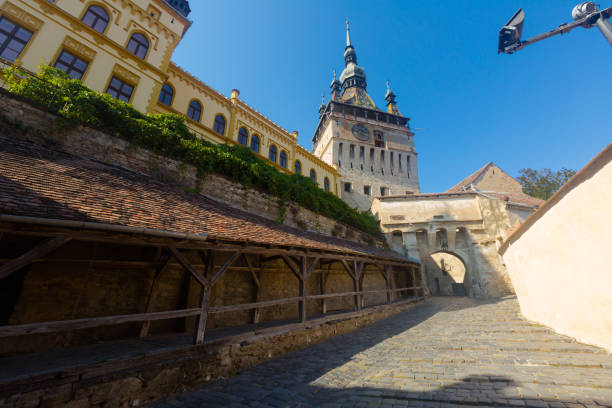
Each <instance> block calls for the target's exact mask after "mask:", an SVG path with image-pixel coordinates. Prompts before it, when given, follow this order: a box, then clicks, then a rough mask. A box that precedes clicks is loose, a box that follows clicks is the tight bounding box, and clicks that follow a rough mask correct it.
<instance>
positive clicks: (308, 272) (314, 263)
mask: <svg viewBox="0 0 612 408" xmlns="http://www.w3.org/2000/svg"><path fill="white" fill-rule="evenodd" d="M304 259H307V258H306V257H304ZM319 259H320V258H319V257H315V258H314V259H313V260H312V262H311V264H310V265H309V266H308V267H307V268H306V271H305V272H304V278H305V279H308V278H310V274H311V273H312V271H313V270H314V267H315V265H316V264H317V262H318V261H319Z"/></svg>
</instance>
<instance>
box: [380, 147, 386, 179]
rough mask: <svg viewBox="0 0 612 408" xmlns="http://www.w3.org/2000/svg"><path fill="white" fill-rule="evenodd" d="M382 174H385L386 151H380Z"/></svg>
mask: <svg viewBox="0 0 612 408" xmlns="http://www.w3.org/2000/svg"><path fill="white" fill-rule="evenodd" d="M380 173H381V174H383V175H384V174H385V151H384V150H381V151H380Z"/></svg>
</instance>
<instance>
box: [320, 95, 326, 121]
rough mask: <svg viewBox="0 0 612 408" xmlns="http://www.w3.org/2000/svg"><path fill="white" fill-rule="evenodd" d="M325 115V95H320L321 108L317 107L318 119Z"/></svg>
mask: <svg viewBox="0 0 612 408" xmlns="http://www.w3.org/2000/svg"><path fill="white" fill-rule="evenodd" d="M324 113H325V94H323V95H321V106H319V119H321V118H322V117H323V114H324Z"/></svg>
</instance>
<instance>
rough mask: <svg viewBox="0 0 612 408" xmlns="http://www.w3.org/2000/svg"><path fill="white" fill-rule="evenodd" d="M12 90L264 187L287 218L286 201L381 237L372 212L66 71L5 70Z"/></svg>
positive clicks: (62, 122) (74, 121)
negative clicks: (94, 87) (88, 84)
mask: <svg viewBox="0 0 612 408" xmlns="http://www.w3.org/2000/svg"><path fill="white" fill-rule="evenodd" d="M4 75H5V76H6V79H7V87H8V90H9V91H10V92H12V93H15V94H17V95H21V96H23V97H26V98H29V99H32V100H34V101H37V102H39V103H41V104H44V105H45V106H47V107H48V108H49V109H51V110H52V111H53V112H56V113H57V114H58V120H57V125H58V126H59V127H67V126H78V125H81V124H87V125H89V126H91V127H94V128H96V129H99V130H102V131H104V132H106V133H108V134H111V135H113V136H116V137H119V138H122V139H125V140H128V141H130V142H131V143H134V144H135V145H138V146H141V147H143V148H146V149H149V150H152V151H154V152H155V153H158V154H160V155H163V156H167V157H170V158H173V159H178V160H181V161H184V162H186V163H189V164H192V165H194V166H195V167H196V168H197V170H198V177H199V178H203V177H204V176H205V175H206V174H209V173H215V174H219V175H223V176H225V177H228V178H230V179H232V180H235V181H237V182H240V183H242V184H243V185H244V186H245V187H255V188H258V189H261V190H263V191H265V192H267V193H269V194H271V195H273V196H276V197H277V198H278V202H279V204H280V208H281V210H282V211H281V212H282V214H280V217H279V218H281V219H282V218H284V209H285V208H286V203H287V202H288V201H293V202H295V203H297V204H299V205H301V206H303V207H305V208H308V209H310V210H312V211H314V212H316V213H318V214H321V215H323V216H326V217H329V218H332V219H334V220H337V221H340V222H342V223H344V224H347V225H350V226H351V227H353V228H356V229H358V230H360V231H364V232H367V233H369V234H371V235H374V236H377V237H382V232H381V230H380V226H379V225H378V222H377V221H376V219H375V218H374V217H373V216H372V214H371V213H370V212H369V211H364V212H359V211H357V210H356V209H354V208H351V207H350V206H349V205H348V204H346V203H345V202H344V201H342V200H341V199H340V198H339V197H337V196H336V195H334V194H332V193H329V192H326V191H323V190H321V189H320V188H319V187H318V186H317V185H316V184H315V183H314V182H313V181H312V180H310V178H308V177H304V176H302V175H297V174H286V173H283V172H280V171H278V170H277V169H276V168H275V167H274V166H271V165H270V164H268V163H266V162H265V161H264V160H261V159H260V158H259V157H257V156H256V155H255V154H253V153H252V152H251V151H250V149H248V148H246V147H244V146H241V145H234V146H230V145H226V144H213V143H210V142H207V141H205V140H203V139H201V138H199V137H197V136H196V135H195V134H194V133H191V131H190V130H189V128H188V127H187V125H186V124H185V118H184V117H183V116H181V115H174V114H165V113H162V114H144V113H142V112H139V111H138V110H136V109H134V108H133V107H132V106H131V105H129V104H127V103H125V102H122V101H119V100H117V99H115V98H113V97H111V96H110V95H108V94H104V93H100V92H97V91H94V90H91V89H89V88H87V87H86V86H85V85H83V84H82V83H81V81H79V80H75V79H71V78H70V77H69V76H68V75H66V74H65V73H64V72H62V71H59V70H57V69H55V68H52V67H48V66H42V67H40V71H39V73H38V74H37V75H36V76H32V75H27V74H26V73H25V72H23V71H21V70H20V69H19V68H14V67H13V68H9V69H6V70H4Z"/></svg>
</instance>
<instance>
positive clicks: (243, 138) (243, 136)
mask: <svg viewBox="0 0 612 408" xmlns="http://www.w3.org/2000/svg"><path fill="white" fill-rule="evenodd" d="M248 141H249V134H248V132H247V130H246V129H245V128H240V129H239V130H238V143H239V144H241V145H243V146H246V145H247V142H248Z"/></svg>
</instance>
